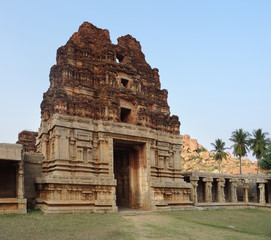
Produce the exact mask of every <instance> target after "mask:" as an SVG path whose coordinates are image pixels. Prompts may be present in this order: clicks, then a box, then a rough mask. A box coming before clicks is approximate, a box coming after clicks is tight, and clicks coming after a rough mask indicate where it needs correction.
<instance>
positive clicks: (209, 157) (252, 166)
mask: <svg viewBox="0 0 271 240" xmlns="http://www.w3.org/2000/svg"><path fill="white" fill-rule="evenodd" d="M181 156H182V160H183V167H184V171H200V172H210V173H218V162H217V161H216V160H214V159H213V156H214V153H212V152H211V151H208V150H207V149H206V148H205V147H203V146H202V145H200V144H199V143H198V141H197V139H191V138H190V136H189V135H187V134H185V135H183V150H182V154H181ZM227 156H228V157H227V159H226V160H224V159H223V161H222V164H221V173H225V174H239V159H238V158H235V157H233V156H232V155H231V154H230V152H227ZM242 173H243V174H255V173H257V163H256V162H255V163H253V162H252V161H251V160H249V159H248V158H245V159H243V160H242Z"/></svg>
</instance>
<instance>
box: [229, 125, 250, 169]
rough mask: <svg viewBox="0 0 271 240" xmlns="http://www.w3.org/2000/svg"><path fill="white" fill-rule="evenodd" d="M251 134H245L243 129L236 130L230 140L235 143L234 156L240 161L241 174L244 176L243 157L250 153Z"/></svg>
mask: <svg viewBox="0 0 271 240" xmlns="http://www.w3.org/2000/svg"><path fill="white" fill-rule="evenodd" d="M248 137H249V133H248V132H245V131H244V130H243V129H242V128H240V129H236V130H235V131H233V132H232V133H231V138H230V140H231V141H232V142H233V143H234V144H233V145H232V147H233V154H234V155H235V156H236V157H238V158H239V160H240V174H242V161H241V160H242V157H244V156H246V155H247V153H248V152H249V149H248V141H249V140H248Z"/></svg>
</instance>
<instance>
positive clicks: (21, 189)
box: [17, 161, 24, 199]
mask: <svg viewBox="0 0 271 240" xmlns="http://www.w3.org/2000/svg"><path fill="white" fill-rule="evenodd" d="M17 181H18V182H17V183H18V184H17V197H18V198H19V199H23V198H24V170H23V161H20V162H19V163H18V175H17Z"/></svg>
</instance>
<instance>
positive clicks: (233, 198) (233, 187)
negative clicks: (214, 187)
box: [230, 179, 238, 203]
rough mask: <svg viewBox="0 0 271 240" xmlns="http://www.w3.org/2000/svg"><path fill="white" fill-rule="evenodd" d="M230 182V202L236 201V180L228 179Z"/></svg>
mask: <svg viewBox="0 0 271 240" xmlns="http://www.w3.org/2000/svg"><path fill="white" fill-rule="evenodd" d="M230 183H231V202H233V203H235V202H238V199H237V180H236V179H230Z"/></svg>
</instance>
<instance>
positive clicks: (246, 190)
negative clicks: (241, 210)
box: [242, 179, 249, 203]
mask: <svg viewBox="0 0 271 240" xmlns="http://www.w3.org/2000/svg"><path fill="white" fill-rule="evenodd" d="M242 182H243V185H244V198H243V202H245V203H248V202H249V201H248V189H249V180H248V179H243V180H242Z"/></svg>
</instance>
